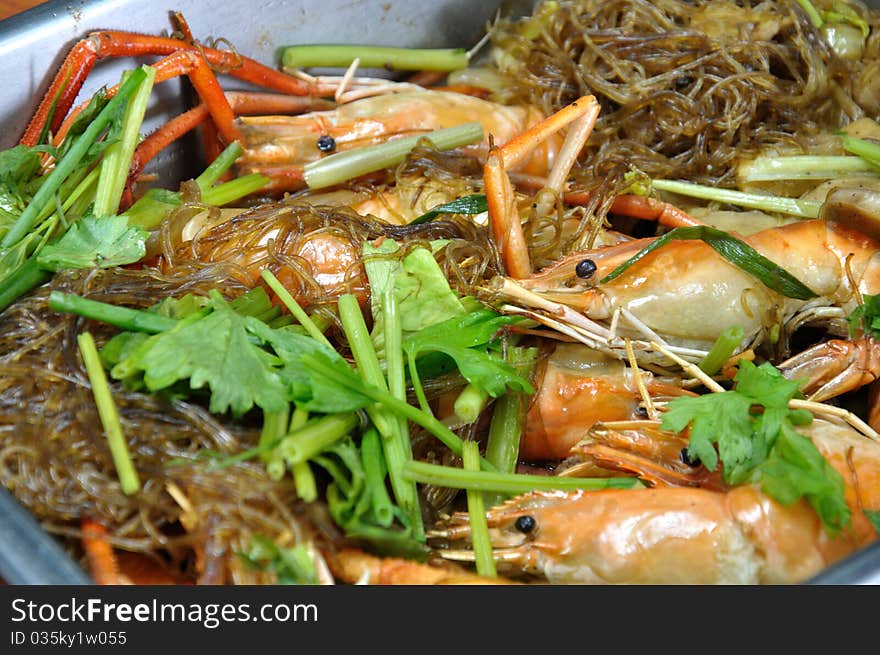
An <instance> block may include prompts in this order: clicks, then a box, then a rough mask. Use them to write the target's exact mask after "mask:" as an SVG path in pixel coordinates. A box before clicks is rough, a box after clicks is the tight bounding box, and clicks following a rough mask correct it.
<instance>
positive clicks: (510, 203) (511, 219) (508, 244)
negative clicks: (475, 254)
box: [483, 96, 599, 279]
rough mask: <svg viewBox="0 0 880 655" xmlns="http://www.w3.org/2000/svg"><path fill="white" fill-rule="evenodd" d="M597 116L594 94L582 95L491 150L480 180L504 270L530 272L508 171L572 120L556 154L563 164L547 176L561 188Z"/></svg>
mask: <svg viewBox="0 0 880 655" xmlns="http://www.w3.org/2000/svg"><path fill="white" fill-rule="evenodd" d="M598 116H599V103H598V101H597V100H596V98H595V97H594V96H584V97H583V98H580V99H579V100H576V101H574V102H573V103H571V104H570V105H567V106H565V107H563V108H562V109H560V110H559V111H558V112H556V113H555V114H553V115H551V116H548V117H547V118H545V119H544V120H543V121H541V122H539V123H537V124H535V125H534V126H532V127H531V128H529V129H527V130H526V131H525V132H523V133H522V134H520V135H519V136H517V137H516V138H514V139H511V140H510V141H508V142H507V143H506V144H504V145H503V146H500V147H498V148H495V149H493V150H492V151H491V152H490V153H489V156H488V158H487V161H486V164H485V167H484V169H483V183H484V185H485V190H486V200H487V204H488V209H489V221H490V223H491V225H492V231H493V234H494V236H495V241H496V243H497V244H498V247H499V249H500V251H501V255H502V258H503V260H504V263H505V266H506V267H507V271H508V273H509V274H510V275H511V276H512V277H514V278H517V279H519V278H523V277H526V276H528V275H529V274H530V273H531V272H532V267H531V263H530V261H529V253H528V245H527V243H526V238H525V235H524V234H523V230H522V223H521V221H520V219H519V214H518V212H517V211H516V204H515V202H514V195H513V186H512V184H511V182H510V178H509V177H508V171H509V170H512V169H513V168H515V167H516V166H518V165H519V164H520V163H521V162H522V161H523V160H524V159H525V158H526V157H527V156H528V155H530V154H531V153H532V152H533V151H534V150H535V149H536V148H537V147H538V146H540V145H541V144H543V143H544V142H545V141H547V139H549V138H550V137H552V136H553V135H554V134H556V132H558V131H559V130H561V129H562V128H564V127H567V126H569V125H570V124H572V123H574V122H576V121H577V122H578V123H577V125H576V126H575V128H576V129H574V130H572V132H571V134H570V136H571V137H572V138H571V139H567V140H566V142H565V143H563V146H562V150H561V153H560V155H561V156H562V157H563V158H564V160H565V162H566V164H565V165H561V166H554V168H553V170H551V172H550V179H551V180H552V181H555V182H551V184H553V185H554V186H558V187H560V188H559V189H557V191H561V187H562V185H563V184H564V181H565V177H566V176H567V175H568V170H569V169H570V167H571V165H573V163H574V160H575V158H576V157H577V154H578V153H579V152H580V150H581V149H582V148H583V145H584V143H586V140H587V139H588V138H589V135H590V133H591V132H592V129H593V127H594V126H595V124H596V120H597V118H598Z"/></svg>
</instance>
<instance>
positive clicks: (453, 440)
mask: <svg viewBox="0 0 880 655" xmlns="http://www.w3.org/2000/svg"><path fill="white" fill-rule="evenodd" d="M302 362H303V364H305V365H306V366H308V367H310V368H311V369H312V370H313V371H315V372H317V373H320V374H321V375H323V376H325V377H327V378H329V379H330V380H332V381H334V382H336V383H338V384H341V385H342V386H344V387H348V388H349V389H351V390H353V391H356V392H358V393H360V394H362V395H364V396H366V397H367V398H371V399H372V400H375V401H376V402H378V403H381V404H383V405H387V406H388V407H389V408H390V409H391V410H392V411H395V412H398V413H400V414H401V415H403V416H405V417H406V418H407V419H409V420H410V421H412V422H413V423H415V424H416V425H420V426H422V427H423V428H425V430H427V431H428V432H430V433H431V434H433V435H434V436H435V437H437V438H438V439H439V440H440V441H441V442H442V443H443V444H444V445H445V446H446V447H447V448H449V449H450V450H451V451H452V452H454V453H455V454H457V455H461V445H462V441H461V438H460V437H459V436H458V435H457V434H455V433H454V432H452V430H450V429H449V428H448V427H446V426H445V425H443V423H441V422H440V421H438V420H437V419H436V418H434V417H433V416H431V415H429V414H425V413H424V412H422V411H420V410H419V409H418V408H416V407H413V406H412V405H410V404H409V403H407V402H404V401H402V400H398V399H397V398H395V397H394V396H392V395H391V394H390V393H388V392H387V391H385V390H384V389H381V388H379V387H376V386H374V385H371V384H367V383H365V382H364V381H363V380H361V379H360V378H359V377H358V376H357V375H356V374H355V373H354V372H353V371H352V372H351V373H350V374H346V373H344V372H343V371H342V370H340V369H337V368H335V367H333V366H330V365H329V364H328V363H327V362H326V360H324V359H321V358H318V357H315V356H314V355H304V356H303V358H302ZM481 466H482V468H483V469H486V470H494V468H495V467H494V466H492V465H491V464H490V463H489V462H487V461H486V460H485V459H482V460H481Z"/></svg>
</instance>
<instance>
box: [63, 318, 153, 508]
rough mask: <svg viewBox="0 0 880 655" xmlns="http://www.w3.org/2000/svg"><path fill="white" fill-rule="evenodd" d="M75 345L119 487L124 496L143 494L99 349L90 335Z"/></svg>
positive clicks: (77, 339) (86, 334) (80, 335)
mask: <svg viewBox="0 0 880 655" xmlns="http://www.w3.org/2000/svg"><path fill="white" fill-rule="evenodd" d="M76 341H77V344H78V345H79V352H80V354H81V355H82V358H83V363H84V364H85V367H86V373H87V374H88V376H89V382H90V383H91V385H92V394H93V395H94V397H95V405H97V407H98V416H100V418H101V425H103V426H104V434H105V435H106V437H107V445H108V446H109V447H110V454H111V456H112V457H113V464H114V465H115V466H116V474H117V475H118V476H119V484H120V485H121V486H122V492H123V493H124V494H126V495H129V496H130V495H131V494H134V493H137V492H138V491H140V488H141V482H140V479H139V478H138V474H137V471H136V470H135V468H134V463H133V462H132V460H131V455H130V454H129V452H128V444H127V443H126V442H125V436H124V435H123V434H122V423H121V422H120V421H119V412H118V411H117V409H116V405H115V404H114V402H113V395H112V394H111V392H110V384H109V383H108V382H107V375H106V373H104V365H103V364H102V363H101V356H100V355H99V354H98V348H97V347H96V346H95V340H94V339H93V338H92V335H91V333H90V332H83V333H82V334H79V335H78V336H77V338H76Z"/></svg>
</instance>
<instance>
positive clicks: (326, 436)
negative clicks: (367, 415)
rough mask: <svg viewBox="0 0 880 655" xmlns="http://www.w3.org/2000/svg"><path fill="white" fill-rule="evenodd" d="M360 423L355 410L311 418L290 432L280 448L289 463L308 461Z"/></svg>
mask: <svg viewBox="0 0 880 655" xmlns="http://www.w3.org/2000/svg"><path fill="white" fill-rule="evenodd" d="M358 423H359V421H358V417H357V414H355V413H354V412H345V413H341V414H328V415H327V416H322V417H320V418H313V419H309V421H308V422H307V423H306V424H305V425H304V426H303V427H301V428H299V429H298V430H294V431H293V432H291V433H290V434H288V435H287V436H286V437H285V438H284V441H282V442H281V445H280V446H279V448H281V451H282V454H283V455H284V459H286V460H287V462H288V463H289V464H291V465H293V464H298V463H300V462H307V461H309V460H310V459H312V458H313V457H314V456H315V455H318V454H320V453H321V452H323V451H324V450H325V449H326V448H329V447H330V446H332V445H333V444H334V443H336V442H337V441H339V440H340V439H342V438H343V437H344V436H346V435H348V434H349V433H351V431H352V430H354V428H355V427H356V426H357V425H358Z"/></svg>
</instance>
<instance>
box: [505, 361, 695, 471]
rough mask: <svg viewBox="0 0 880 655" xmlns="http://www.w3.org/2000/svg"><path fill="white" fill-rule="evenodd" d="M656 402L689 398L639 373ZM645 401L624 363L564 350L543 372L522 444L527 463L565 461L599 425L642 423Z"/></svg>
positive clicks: (666, 383)
mask: <svg viewBox="0 0 880 655" xmlns="http://www.w3.org/2000/svg"><path fill="white" fill-rule="evenodd" d="M641 375H642V378H643V382H644V384H645V389H646V391H647V392H648V394H650V396H651V397H652V398H654V399H655V400H663V399H666V398H669V397H674V396H680V395H683V394H685V393H688V392H686V391H684V390H682V388H681V386H680V385H676V384H675V383H674V382H673V381H666V380H661V379H659V378H655V377H654V376H653V375H651V373H649V372H647V371H643V372H641ZM642 401H643V399H642V396H641V393H640V391H639V388H638V385H637V383H636V381H635V377H634V376H633V375H632V371H631V369H630V368H628V367H627V366H626V365H625V364H624V363H623V362H622V361H621V360H619V359H615V358H613V357H609V356H607V355H605V354H603V353H600V352H597V351H595V350H591V349H589V348H587V347H586V346H583V345H581V344H560V345H558V346H557V347H556V349H555V350H554V352H553V354H552V355H550V356H549V357H548V359H547V361H546V365H545V366H544V367H543V369H542V370H541V372H540V383H539V384H538V385H537V393H536V394H535V396H534V397H533V398H532V402H531V404H530V406H529V410H528V414H527V416H526V421H525V431H524V433H523V437H522V440H521V443H520V456H521V457H522V458H523V459H525V460H531V461H533V460H548V459H561V458H563V457H565V456H566V455H568V453H569V451H570V450H571V448H572V446H574V445H575V444H576V443H578V442H579V441H580V440H581V439H582V438H583V437H584V435H585V434H586V433H587V431H588V430H589V429H590V428H591V427H592V426H593V425H594V424H596V423H598V422H607V421H621V420H625V419H635V418H638V417H640V412H641V411H643V407H642Z"/></svg>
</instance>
